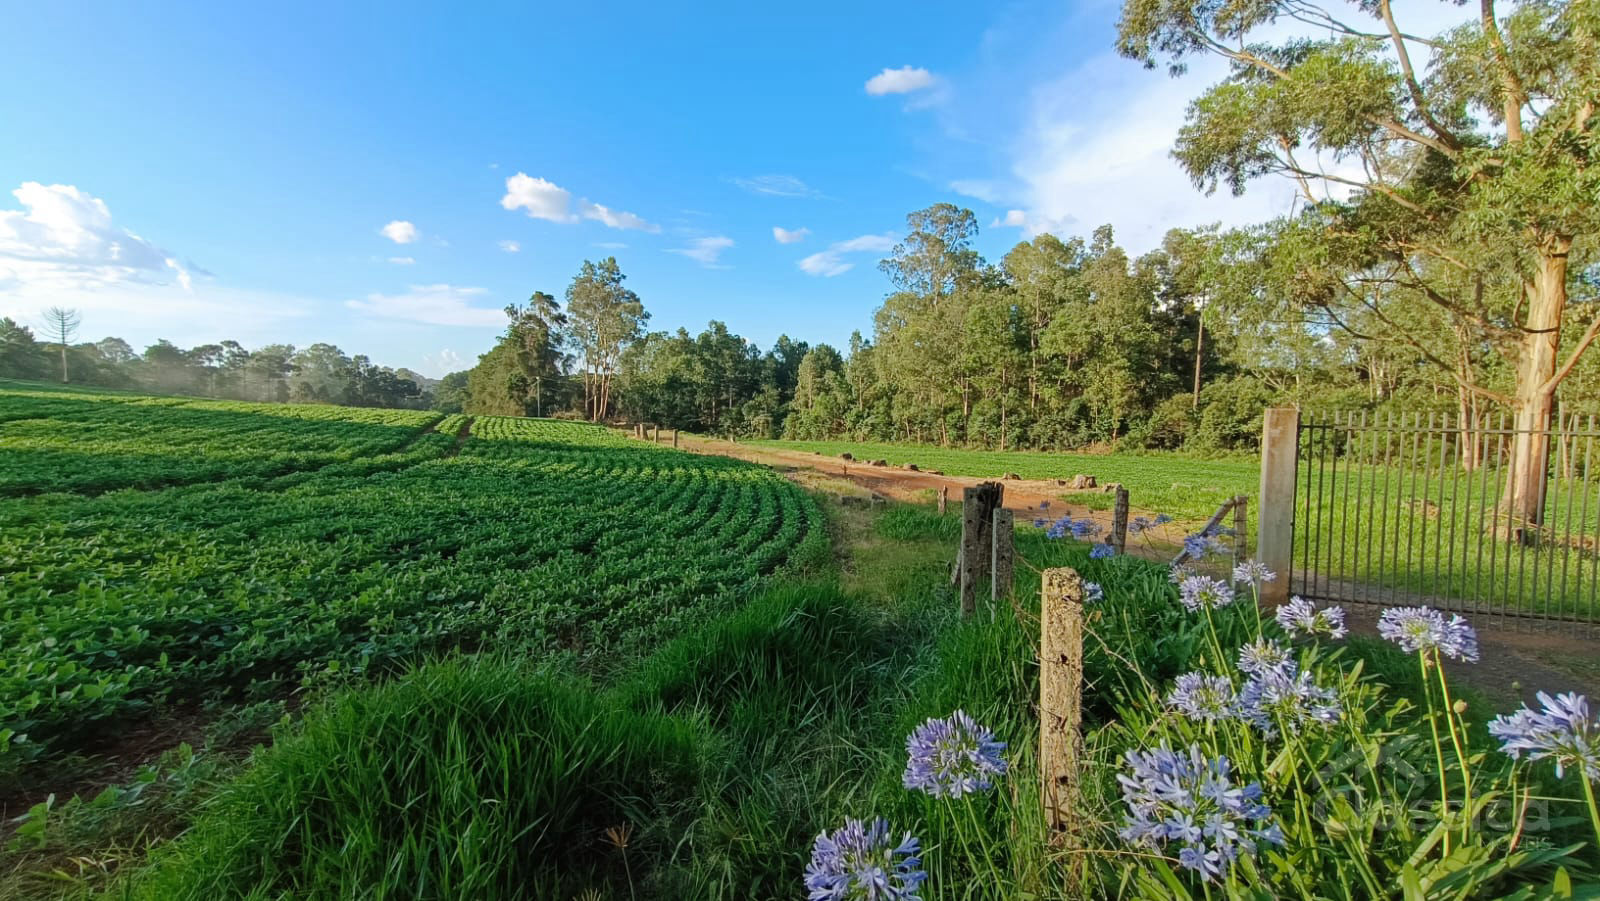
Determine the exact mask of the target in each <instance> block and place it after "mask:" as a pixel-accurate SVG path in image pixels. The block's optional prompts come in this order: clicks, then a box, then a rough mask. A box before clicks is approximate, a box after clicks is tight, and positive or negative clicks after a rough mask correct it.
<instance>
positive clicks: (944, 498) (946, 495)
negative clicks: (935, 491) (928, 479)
mask: <svg viewBox="0 0 1600 901" xmlns="http://www.w3.org/2000/svg"><path fill="white" fill-rule="evenodd" d="M949 502H950V486H949V485H940V486H939V515H940V516H943V515H944V508H945V505H946V504H947V503H949Z"/></svg>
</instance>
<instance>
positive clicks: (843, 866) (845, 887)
mask: <svg viewBox="0 0 1600 901" xmlns="http://www.w3.org/2000/svg"><path fill="white" fill-rule="evenodd" d="M921 853H922V845H921V843H920V842H918V841H917V840H916V839H915V838H913V837H912V835H911V833H909V832H907V833H905V835H904V836H903V837H902V838H901V839H900V842H899V844H894V843H893V839H892V838H890V835H889V823H888V822H887V821H885V820H883V819H881V818H880V819H875V820H873V821H872V825H870V826H868V825H866V824H865V823H863V822H862V821H860V820H848V819H847V820H845V821H844V826H843V827H842V828H840V829H838V830H837V831H835V832H833V833H831V834H830V833H827V832H824V833H822V834H820V835H818V836H817V840H816V843H815V844H814V845H813V846H812V848H811V863H810V864H809V865H807V866H806V877H805V880H806V897H807V898H808V899H810V901H921V898H922V896H921V895H919V894H917V887H918V886H920V885H921V884H922V882H923V880H925V879H927V878H928V874H927V873H925V872H923V871H922V869H921V867H922V859H921V857H920V856H919V855H920V854H921Z"/></svg>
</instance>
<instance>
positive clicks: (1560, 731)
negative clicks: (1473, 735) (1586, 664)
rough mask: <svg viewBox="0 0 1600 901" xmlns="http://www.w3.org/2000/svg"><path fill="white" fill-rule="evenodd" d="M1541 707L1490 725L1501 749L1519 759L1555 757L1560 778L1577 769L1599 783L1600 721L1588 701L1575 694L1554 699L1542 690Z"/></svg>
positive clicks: (1518, 712) (1493, 721) (1540, 694)
mask: <svg viewBox="0 0 1600 901" xmlns="http://www.w3.org/2000/svg"><path fill="white" fill-rule="evenodd" d="M1539 705H1540V706H1541V707H1543V708H1544V709H1543V710H1539V711H1533V710H1529V709H1528V708H1527V707H1523V708H1522V709H1521V710H1518V711H1517V712H1516V713H1512V714H1508V715H1506V716H1497V717H1495V718H1494V720H1492V721H1491V722H1490V723H1489V734H1490V735H1493V736H1494V737H1495V738H1498V739H1500V742H1501V744H1500V750H1502V751H1504V752H1506V753H1507V754H1510V755H1511V756H1512V757H1513V758H1518V759H1520V758H1521V757H1522V755H1523V754H1527V755H1528V759H1529V760H1543V759H1544V758H1546V757H1553V758H1555V761H1556V778H1558V779H1559V778H1561V777H1562V776H1563V775H1564V774H1565V771H1566V768H1567V767H1569V766H1575V767H1579V768H1581V769H1582V770H1583V774H1584V776H1585V777H1587V778H1588V779H1591V780H1600V722H1596V720H1595V719H1594V717H1593V716H1591V715H1590V713H1589V699H1588V698H1587V697H1585V696H1583V695H1580V694H1578V693H1577V692H1575V691H1569V692H1567V693H1566V694H1560V695H1556V696H1555V697H1553V698H1552V697H1550V696H1549V695H1548V694H1545V693H1544V692H1542V691H1541V692H1539Z"/></svg>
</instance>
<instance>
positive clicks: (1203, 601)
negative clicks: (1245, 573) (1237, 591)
mask: <svg viewBox="0 0 1600 901" xmlns="http://www.w3.org/2000/svg"><path fill="white" fill-rule="evenodd" d="M1178 600H1179V601H1181V602H1182V603H1183V606H1184V607H1185V608H1187V609H1189V610H1191V611H1193V610H1203V609H1212V608H1216V607H1226V606H1228V605H1229V604H1231V603H1233V589H1232V588H1229V587H1228V583H1226V582H1224V581H1222V580H1221V579H1213V578H1211V577H1210V576H1188V577H1187V578H1185V579H1184V580H1183V581H1182V582H1180V583H1178Z"/></svg>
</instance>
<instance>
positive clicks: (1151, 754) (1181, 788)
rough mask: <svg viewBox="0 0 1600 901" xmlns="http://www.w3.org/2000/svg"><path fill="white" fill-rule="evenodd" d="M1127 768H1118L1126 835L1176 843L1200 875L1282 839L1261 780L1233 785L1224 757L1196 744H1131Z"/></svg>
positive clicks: (1221, 870) (1217, 872)
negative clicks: (1141, 747) (1143, 747)
mask: <svg viewBox="0 0 1600 901" xmlns="http://www.w3.org/2000/svg"><path fill="white" fill-rule="evenodd" d="M1125 760H1126V762H1127V769H1128V772H1127V773H1119V774H1117V782H1118V783H1120V784H1121V785H1122V800H1123V802H1124V803H1126V804H1127V805H1128V815H1127V819H1126V820H1125V826H1124V827H1123V829H1122V832H1121V836H1122V838H1123V840H1124V841H1127V842H1131V843H1133V844H1137V845H1144V846H1146V847H1150V848H1155V849H1162V848H1164V847H1165V846H1166V845H1168V844H1169V843H1170V844H1176V845H1177V846H1178V863H1179V864H1180V865H1182V866H1183V867H1185V868H1187V869H1190V870H1194V871H1195V872H1196V873H1199V874H1200V876H1201V878H1202V879H1206V880H1212V879H1220V878H1222V877H1223V876H1224V875H1225V874H1226V873H1227V872H1228V870H1229V869H1230V868H1231V867H1232V866H1233V863H1234V861H1236V860H1238V859H1239V858H1240V856H1242V855H1253V854H1255V852H1256V848H1257V846H1258V845H1259V844H1260V843H1261V842H1271V843H1273V844H1278V845H1281V844H1283V832H1282V830H1281V829H1280V828H1279V827H1278V825H1277V824H1276V823H1275V822H1273V816H1272V809H1271V808H1270V807H1268V806H1267V805H1265V804H1263V803H1262V802H1261V785H1260V783H1256V782H1252V783H1250V784H1249V785H1245V786H1235V785H1234V784H1233V780H1232V772H1231V771H1232V767H1231V764H1229V762H1228V758H1227V757H1223V756H1218V757H1216V758H1214V759H1209V760H1208V759H1207V758H1206V757H1205V755H1204V754H1202V753H1201V751H1200V746H1199V745H1197V744H1194V745H1190V746H1189V749H1188V751H1187V752H1177V751H1173V750H1171V749H1170V748H1168V747H1166V746H1165V745H1163V746H1162V747H1160V748H1157V749H1156V750H1153V751H1129V752H1127V755H1126V757H1125Z"/></svg>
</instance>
